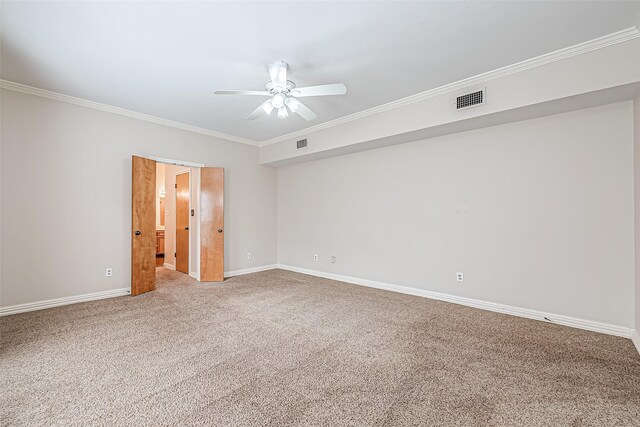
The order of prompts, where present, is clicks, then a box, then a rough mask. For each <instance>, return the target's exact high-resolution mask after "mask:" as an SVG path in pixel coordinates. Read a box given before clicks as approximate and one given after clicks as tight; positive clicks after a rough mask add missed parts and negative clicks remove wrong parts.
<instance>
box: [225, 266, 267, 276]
mask: <svg viewBox="0 0 640 427" xmlns="http://www.w3.org/2000/svg"><path fill="white" fill-rule="evenodd" d="M276 268H278V265H277V264H270V265H261V266H259V267H250V268H243V269H242V270H232V271H225V272H224V277H233V276H242V275H243V274H251V273H257V272H259V271H266V270H273V269H276Z"/></svg>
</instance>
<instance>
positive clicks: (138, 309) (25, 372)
mask: <svg viewBox="0 0 640 427" xmlns="http://www.w3.org/2000/svg"><path fill="white" fill-rule="evenodd" d="M158 276H159V281H160V283H162V284H161V285H160V286H159V288H158V290H157V291H155V292H152V293H150V294H146V295H143V296H139V297H135V298H133V297H120V298H114V299H109V300H102V301H96V302H91V303H83V304H76V305H72V306H66V307H59V308H54V309H49V310H44V311H38V312H32V313H25V314H19V315H14V316H9V317H4V318H2V319H1V321H0V322H1V332H2V348H1V353H0V375H1V384H0V387H1V389H0V393H1V398H0V407H1V411H2V414H1V415H2V418H1V420H0V425H2V426H13V425H20V426H41V425H56V426H93V425H102V426H155V425H166V426H170V425H185V426H187V425H188V426H194V425H198V426H263V425H265V426H266V425H269V426H290V425H297V426H347V425H351V426H485V425H486V426H638V425H640V356H638V354H637V353H636V351H635V349H634V347H633V345H632V343H631V341H630V340H627V339H623V338H616V337H611V336H607V335H601V334H597V333H592V332H586V331H581V330H577V329H572V328H567V327H562V326H556V325H552V324H548V323H543V322H538V321H534V320H526V319H520V318H516V317H511V316H507V315H501V314H495V313H490V312H486V311H481V310H476V309H472V308H466V307H461V306H457V305H454V304H448V303H444V302H438V301H431V300H428V299H424V298H418V297H412V296H407V295H402V294H396V293H391V292H386V291H380V290H374V289H368V288H364V287H359V286H355V285H348V284H344V283H340V282H335V281H330V280H323V279H318V278H314V277H310V276H305V275H301V274H296V273H291V272H286V271H282V270H273V271H267V272H262V273H256V274H252V275H247V276H240V277H236V278H232V279H229V280H227V281H226V282H224V284H221V285H206V286H205V285H198V284H196V282H194V281H193V279H191V278H189V277H188V276H186V275H183V274H180V273H176V272H173V271H170V270H166V269H164V268H160V269H158Z"/></svg>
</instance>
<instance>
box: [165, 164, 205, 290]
mask: <svg viewBox="0 0 640 427" xmlns="http://www.w3.org/2000/svg"><path fill="white" fill-rule="evenodd" d="M185 173H186V174H189V212H188V213H189V233H187V237H188V241H187V247H188V248H189V256H188V257H187V272H186V273H185V274H186V275H187V276H191V252H192V251H191V231H192V230H193V224H192V223H191V222H192V218H194V217H192V216H191V209H193V208H192V207H191V189H192V185H193V183H192V182H191V181H192V179H191V178H192V174H191V169H183V170H179V171H178V172H176V176H175V181H176V182H177V181H178V175H183V174H185ZM173 206H174V207H175V209H174V211H175V214H174V218H175V223H176V225H175V229H174V232H175V236H174V237H173V252H174V253H176V252H177V250H178V192H177V191H174V192H173ZM165 222H166V220H165ZM198 229H199V228H198ZM198 252H200V250H198ZM174 261H175V265H174V267H176V272H177V271H178V269H177V267H178V258H177V257H174ZM198 276H199V275H198ZM191 277H193V276H191ZM197 279H198V280H200V278H199V277H197Z"/></svg>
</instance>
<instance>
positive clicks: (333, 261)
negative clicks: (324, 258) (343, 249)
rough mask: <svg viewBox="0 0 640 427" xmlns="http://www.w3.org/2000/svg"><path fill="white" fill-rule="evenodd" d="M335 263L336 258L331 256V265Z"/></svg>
mask: <svg viewBox="0 0 640 427" xmlns="http://www.w3.org/2000/svg"><path fill="white" fill-rule="evenodd" d="M335 263H336V256H335V255H331V264H335Z"/></svg>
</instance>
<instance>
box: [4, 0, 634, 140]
mask: <svg viewBox="0 0 640 427" xmlns="http://www.w3.org/2000/svg"><path fill="white" fill-rule="evenodd" d="M638 18H640V2H639V1H627V2H616V1H602V2H598V1H592V2H560V1H554V2H540V1H529V2H508V1H498V2H489V1H483V2H481V1H476V2H399V1H394V2H269V1H265V2H255V3H248V2H186V1H182V2H29V1H23V2H8V1H2V26H1V27H2V30H1V37H2V49H1V62H0V75H1V77H2V79H5V80H9V81H13V82H16V83H21V84H25V85H29V86H34V87H38V88H42V89H47V90H50V91H54V92H59V93H62V94H66V95H71V96H75V97H79V98H84V99H88V100H91V101H96V102H100V103H104V104H109V105H113V106H116V107H120V108H125V109H128V110H132V111H136V112H141V113H146V114H150V115H153V116H157V117H161V118H165V119H169V120H173V121H176V122H181V123H185V124H189V125H192V126H197V127H201V128H204V129H209V130H212V131H216V132H223V133H226V134H229V135H234V136H238V137H242V138H248V139H252V140H256V141H263V140H267V139H270V138H273V137H276V136H280V135H283V134H286V133H290V132H294V131H298V130H301V129H303V128H305V127H309V126H312V125H317V124H320V123H322V122H326V121H328V120H332V119H336V118H338V117H342V116H345V115H348V114H351V113H355V112H358V111H362V110H365V109H367V108H370V107H374V106H377V105H381V104H384V103H387V102H390V101H393V100H396V99H399V98H403V97H406V96H409V95H412V94H415V93H418V92H422V91H425V90H428V89H432V88H435V87H438V86H442V85H444V84H447V83H452V82H454V81H457V80H461V79H463V78H467V77H471V76H474V75H477V74H480V73H483V72H486V71H490V70H493V69H496V68H500V67H503V66H506V65H510V64H513V63H516V62H519V61H522V60H525V59H529V58H532V57H535V56H538V55H541V54H544V53H548V52H551V51H554V50H557V49H561V48H563V47H568V46H571V45H574V44H577V43H580V42H584V41H587V40H591V39H594V38H597V37H600V36H603V35H606V34H610V33H613V32H616V31H619V30H622V29H626V28H629V27H633V26H634V25H635V24H636V23H637V22H638ZM278 60H284V61H286V62H288V63H289V64H290V70H289V78H290V79H291V80H293V81H295V82H296V84H297V85H298V86H306V85H317V84H325V83H337V82H344V83H345V84H346V85H347V88H348V93H347V95H346V96H334V97H318V98H306V99H305V100H304V102H305V103H306V104H307V106H308V107H310V108H311V109H312V110H314V111H315V112H316V113H317V114H318V118H317V119H316V120H314V121H312V122H306V121H304V120H303V119H302V118H300V117H298V116H290V117H289V118H287V119H277V118H276V117H275V115H274V116H273V117H269V118H261V119H259V120H256V121H246V120H245V117H246V116H247V115H248V114H249V113H250V112H251V111H252V110H253V109H254V108H256V107H257V105H258V104H259V103H260V101H261V98H257V97H250V96H247V97H228V96H227V97H225V96H214V95H213V91H214V90H217V89H253V90H261V89H262V88H263V87H264V84H265V82H266V81H267V80H269V78H268V73H267V68H266V65H267V64H268V63H270V62H274V61H278Z"/></svg>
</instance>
